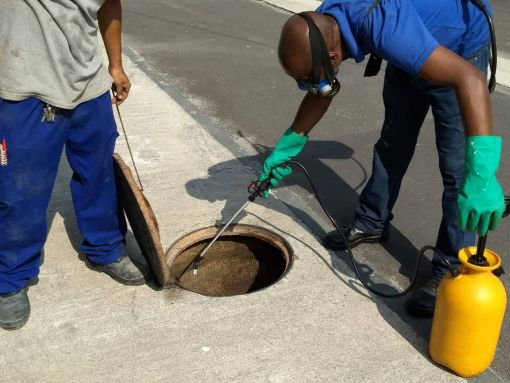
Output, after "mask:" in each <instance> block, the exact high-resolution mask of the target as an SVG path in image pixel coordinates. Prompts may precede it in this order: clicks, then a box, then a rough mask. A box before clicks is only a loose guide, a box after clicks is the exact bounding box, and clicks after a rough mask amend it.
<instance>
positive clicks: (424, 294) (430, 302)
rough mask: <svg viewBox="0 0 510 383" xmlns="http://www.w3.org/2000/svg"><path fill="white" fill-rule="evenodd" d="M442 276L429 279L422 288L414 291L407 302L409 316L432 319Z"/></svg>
mask: <svg viewBox="0 0 510 383" xmlns="http://www.w3.org/2000/svg"><path fill="white" fill-rule="evenodd" d="M441 279H443V277H442V276H436V277H432V278H431V279H429V280H428V281H427V282H425V283H424V284H423V285H422V286H420V287H418V288H417V289H415V290H413V292H412V293H411V296H410V297H409V299H408V300H407V302H406V310H407V312H408V313H409V314H411V315H413V316H415V317H419V318H432V316H433V315H434V306H435V304H436V295H437V288H438V286H439V282H441Z"/></svg>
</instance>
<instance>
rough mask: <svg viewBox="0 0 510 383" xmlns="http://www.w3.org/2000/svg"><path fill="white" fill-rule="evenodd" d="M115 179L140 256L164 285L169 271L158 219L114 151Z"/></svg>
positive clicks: (128, 170) (131, 175) (130, 173)
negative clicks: (141, 254) (143, 257)
mask: <svg viewBox="0 0 510 383" xmlns="http://www.w3.org/2000/svg"><path fill="white" fill-rule="evenodd" d="M113 159H114V161H113V162H114V167H115V180H116V183H117V190H118V193H119V198H120V202H121V204H122V207H123V209H124V211H125V213H126V216H127V219H128V221H129V224H130V225H131V229H132V230H133V234H134V236H135V238H136V242H137V243H138V246H139V247H140V249H141V250H142V253H143V255H144V256H145V258H146V259H147V261H148V262H149V264H150V266H151V268H152V271H153V272H154V274H155V277H156V279H157V281H158V282H159V283H160V285H161V286H165V285H166V284H167V283H168V281H169V278H170V273H169V270H168V268H167V267H166V265H165V262H164V260H165V253H164V252H163V247H162V246H161V239H160V236H159V228H158V222H157V221H156V217H155V215H154V211H153V210H152V208H151V205H150V204H149V201H148V200H147V198H145V195H144V194H143V192H142V191H141V190H140V188H139V187H138V185H137V184H136V182H135V179H134V178H133V174H132V172H131V169H130V168H129V167H128V166H127V165H126V163H125V162H124V160H123V159H122V157H121V156H120V155H119V154H118V153H114V155H113Z"/></svg>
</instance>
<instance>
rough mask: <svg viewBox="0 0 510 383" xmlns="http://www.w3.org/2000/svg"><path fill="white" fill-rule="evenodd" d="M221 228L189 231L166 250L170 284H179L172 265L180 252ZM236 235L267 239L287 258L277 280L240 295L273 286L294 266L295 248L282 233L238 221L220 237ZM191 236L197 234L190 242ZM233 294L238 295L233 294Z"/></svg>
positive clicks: (209, 236)
mask: <svg viewBox="0 0 510 383" xmlns="http://www.w3.org/2000/svg"><path fill="white" fill-rule="evenodd" d="M220 229H221V227H220V228H219V227H218V226H214V225H213V226H207V227H203V228H200V229H197V230H194V231H191V232H189V233H186V234H184V235H182V236H181V237H179V238H178V239H177V240H175V241H174V242H173V243H172V244H171V245H170V247H169V248H168V250H167V251H166V252H165V264H166V266H167V268H168V271H169V274H170V281H169V284H177V285H178V281H177V280H176V278H175V276H174V275H173V274H172V265H173V263H174V261H175V260H176V259H177V257H179V255H180V254H182V253H183V252H184V251H185V250H187V249H188V248H189V247H191V246H193V245H194V244H196V243H197V242H200V241H203V240H207V239H212V238H213V237H214V236H215V235H216V233H218V230H220ZM247 229H250V231H247ZM262 233H263V234H265V235H266V237H264V235H263V234H262ZM256 234H259V235H256ZM235 235H243V236H246V237H253V238H257V239H259V240H262V241H265V242H267V243H269V244H270V245H271V246H274V247H276V248H277V249H278V250H279V251H280V252H281V253H282V254H283V258H284V260H285V269H284V271H283V272H282V273H281V275H280V276H279V278H278V279H277V280H275V281H274V282H273V283H271V284H270V285H268V286H265V287H263V288H260V289H257V290H255V291H252V292H249V293H246V294H240V295H248V294H253V293H257V292H259V291H263V290H265V289H267V288H269V287H271V286H274V285H276V284H278V283H279V282H280V281H281V280H282V279H283V278H284V277H285V276H286V275H287V273H288V272H289V271H290V269H291V268H292V266H293V260H294V250H293V249H292V246H291V245H290V243H289V241H287V240H286V239H285V238H284V237H283V236H281V235H280V234H278V233H275V232H273V231H271V230H269V229H268V228H266V227H263V226H258V225H251V224H244V223H238V224H233V225H231V226H230V227H229V228H228V229H227V230H225V231H224V232H223V233H222V235H221V236H220V237H219V238H221V237H228V236H235ZM191 236H195V238H193V240H192V241H189V242H188V240H189V237H191ZM267 237H270V238H267ZM185 240H186V241H185ZM179 287H181V288H183V289H185V290H187V291H191V290H188V289H186V288H185V287H182V286H179ZM194 293H196V292H194ZM196 294H199V293H196ZM207 296H208V297H211V298H226V297H223V296H218V297H216V296H209V295H207ZM233 296H238V295H233Z"/></svg>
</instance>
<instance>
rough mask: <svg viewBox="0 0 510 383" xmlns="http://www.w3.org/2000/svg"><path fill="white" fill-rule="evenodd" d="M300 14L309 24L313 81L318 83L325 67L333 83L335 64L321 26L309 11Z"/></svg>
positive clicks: (325, 72) (328, 77)
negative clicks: (320, 28) (332, 62)
mask: <svg viewBox="0 0 510 383" xmlns="http://www.w3.org/2000/svg"><path fill="white" fill-rule="evenodd" d="M298 15H299V16H301V17H302V18H304V19H305V20H306V22H307V24H308V29H309V33H308V35H309V38H310V48H311V50H312V74H313V79H312V82H313V84H314V85H316V84H318V83H319V82H320V79H321V69H322V68H324V74H325V75H326V78H327V79H328V81H329V82H330V83H331V84H332V83H333V82H334V80H335V75H334V71H333V66H332V65H331V59H330V58H329V51H328V48H327V47H326V43H325V42H324V38H323V37H322V33H321V31H320V30H319V27H317V25H316V24H315V22H314V21H313V19H312V17H311V16H310V15H309V14H308V13H307V12H301V13H298Z"/></svg>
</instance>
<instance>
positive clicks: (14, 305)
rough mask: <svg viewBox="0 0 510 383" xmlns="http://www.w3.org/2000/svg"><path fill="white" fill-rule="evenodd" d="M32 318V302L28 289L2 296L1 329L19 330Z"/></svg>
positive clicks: (0, 306)
mask: <svg viewBox="0 0 510 383" xmlns="http://www.w3.org/2000/svg"><path fill="white" fill-rule="evenodd" d="M29 317H30V302H29V301H28V295H27V290H26V288H23V289H21V290H20V291H16V292H13V293H7V294H0V327H2V328H4V329H6V330H17V329H19V328H21V327H23V326H24V325H25V323H27V321H28V318H29Z"/></svg>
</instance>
